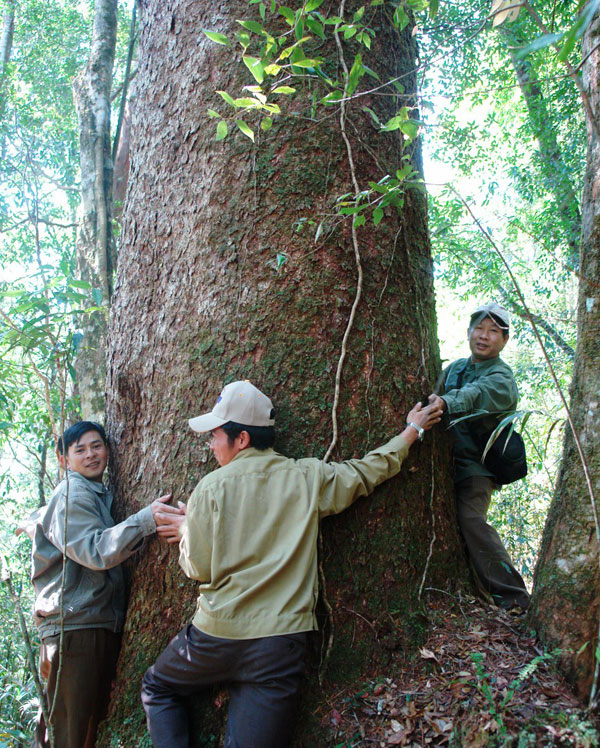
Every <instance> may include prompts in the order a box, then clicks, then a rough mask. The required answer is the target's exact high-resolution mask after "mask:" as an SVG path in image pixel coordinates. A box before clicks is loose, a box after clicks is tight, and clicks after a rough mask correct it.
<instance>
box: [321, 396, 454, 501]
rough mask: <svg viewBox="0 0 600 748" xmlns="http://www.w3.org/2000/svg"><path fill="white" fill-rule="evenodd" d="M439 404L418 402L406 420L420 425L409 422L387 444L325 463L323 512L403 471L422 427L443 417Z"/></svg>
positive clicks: (323, 466)
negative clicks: (356, 456) (352, 457)
mask: <svg viewBox="0 0 600 748" xmlns="http://www.w3.org/2000/svg"><path fill="white" fill-rule="evenodd" d="M441 417H442V411H441V409H440V408H439V406H436V405H428V406H426V407H425V408H424V407H422V406H421V405H420V404H417V405H415V406H414V407H413V408H412V409H411V411H410V412H409V414H408V416H407V421H408V422H412V423H414V424H415V425H416V426H417V427H418V428H414V427H413V426H407V427H406V428H405V429H404V430H403V431H402V433H400V434H398V436H395V437H394V438H393V439H390V441H389V442H387V444H383V445H382V446H381V447H378V448H377V449H374V450H372V451H371V452H369V453H368V454H366V455H365V456H364V457H362V458H361V459H353V460H346V461H345V462H338V463H322V468H321V478H320V484H321V485H320V500H319V508H320V512H321V516H327V515H329V514H337V513H338V512H341V511H342V510H343V509H345V508H346V507H348V506H350V504H352V503H353V502H354V501H356V499H358V498H360V497H361V496H368V495H369V494H370V493H371V492H372V491H374V490H375V488H376V487H377V486H378V485H379V484H380V483H383V482H384V481H386V480H388V479H389V478H392V477H393V476H394V475H397V474H398V473H399V472H400V467H401V466H402V462H403V461H404V459H405V458H406V455H407V454H408V450H409V449H410V447H411V446H412V444H414V442H415V441H416V440H417V439H418V438H419V429H423V430H424V431H428V430H429V429H430V428H431V427H432V426H434V425H435V424H436V423H438V422H439V421H440V419H441Z"/></svg>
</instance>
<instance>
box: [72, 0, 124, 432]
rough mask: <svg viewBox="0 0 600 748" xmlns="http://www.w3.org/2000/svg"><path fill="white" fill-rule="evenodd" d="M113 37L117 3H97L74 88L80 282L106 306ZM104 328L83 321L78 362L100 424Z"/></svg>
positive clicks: (85, 404) (86, 399)
mask: <svg viewBox="0 0 600 748" xmlns="http://www.w3.org/2000/svg"><path fill="white" fill-rule="evenodd" d="M116 34H117V0H97V2H96V10H95V17H94V34H93V40H92V50H91V53H90V59H89V61H88V64H87V66H86V68H85V70H84V71H83V73H82V74H81V75H80V76H79V77H78V78H76V79H75V82H74V84H73V93H74V98H75V106H76V108H77V116H78V118H79V147H80V160H81V198H82V209H81V218H80V228H79V234H78V237H77V261H78V266H79V274H80V277H81V279H82V280H85V281H88V282H89V283H91V284H92V286H93V287H94V288H95V289H98V290H99V291H100V292H101V295H102V304H103V306H104V307H105V308H108V305H109V304H110V299H111V295H112V273H113V265H114V240H113V234H112V229H111V213H112V178H113V165H112V157H111V141H110V89H111V85H112V68H113V61H114V56H115V43H116ZM94 301H96V304H97V300H94V299H93V296H90V306H92V305H93V304H94ZM106 324H107V323H106V312H105V311H104V310H101V311H97V312H94V313H92V314H90V315H88V316H86V317H85V318H83V320H82V326H83V329H84V339H83V342H82V346H81V348H80V352H79V355H78V357H77V361H76V370H77V384H78V389H79V395H80V399H81V413H82V416H83V417H84V418H89V419H92V420H102V419H103V414H104V384H105V376H106V368H105V346H106Z"/></svg>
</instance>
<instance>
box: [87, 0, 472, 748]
mask: <svg viewBox="0 0 600 748" xmlns="http://www.w3.org/2000/svg"><path fill="white" fill-rule="evenodd" d="M348 5H349V7H348V8H347V11H346V12H347V14H350V13H352V12H354V11H355V10H356V9H357V7H358V6H359V3H348ZM321 9H322V11H323V12H324V13H331V12H336V11H337V10H338V8H337V6H334V5H333V4H331V5H330V4H329V3H325V4H324V5H323V6H322V7H321ZM251 14H256V16H255V17H256V18H258V15H257V14H258V6H257V5H253V6H251V7H250V8H249V7H248V5H247V3H246V2H240V1H239V0H238V1H232V2H229V3H227V4H224V3H222V2H217V1H216V0H213V1H212V2H205V3H198V2H194V1H193V0H167V1H165V0H147V1H146V2H144V3H143V4H142V6H141V18H140V47H139V67H138V70H139V72H138V76H137V82H136V99H135V105H134V108H133V112H132V128H131V129H132V143H131V172H130V181H129V189H128V195H127V199H126V204H125V211H124V216H123V234H122V241H121V247H122V249H121V253H120V257H119V268H118V274H117V283H116V291H115V297H114V303H113V306H112V310H111V325H110V338H109V347H108V388H107V391H108V401H107V426H108V430H109V434H110V437H111V439H112V440H113V445H114V449H113V458H114V463H113V466H112V480H113V483H114V488H115V490H116V495H117V497H118V502H119V503H120V506H121V511H122V512H123V514H125V513H127V512H129V511H132V510H135V509H137V508H139V507H140V506H142V505H145V504H148V503H149V502H150V501H151V500H152V499H153V498H154V497H155V496H158V495H159V494H161V493H164V492H165V491H167V490H172V491H173V493H174V497H175V498H177V499H185V498H186V497H187V496H188V494H189V492H190V491H191V489H192V488H193V486H194V485H195V484H196V482H197V481H198V479H199V478H200V477H201V476H202V475H203V474H205V473H206V471H208V470H211V469H214V467H215V464H214V463H213V462H212V461H207V458H208V451H207V449H206V446H203V442H202V440H201V438H199V437H197V436H194V435H193V433H192V432H191V431H190V430H189V428H188V425H187V419H188V418H189V417H191V416H194V415H197V414H199V413H202V412H204V411H206V410H208V409H210V408H212V406H213V404H214V401H215V398H216V396H217V394H218V392H219V391H220V389H221V387H222V385H223V383H225V382H227V381H231V380H233V379H238V378H248V379H251V381H253V382H254V383H255V384H256V385H257V386H259V387H260V388H262V389H263V390H264V391H265V392H267V393H268V394H269V395H270V396H271V397H272V398H273V400H274V402H275V405H276V419H277V428H278V441H277V443H276V448H277V449H278V450H279V451H281V452H283V453H285V454H288V455H290V456H304V455H309V454H311V455H315V456H322V455H323V454H324V453H325V450H326V448H327V445H328V443H329V441H330V438H331V413H330V411H331V404H332V400H333V391H334V375H335V370H336V366H337V362H338V358H339V355H340V345H341V341H342V337H343V334H344V330H345V328H346V323H347V320H348V315H349V312H350V308H351V306H352V302H353V299H354V296H355V293H356V277H357V271H356V266H355V260H354V251H353V247H352V242H351V230H350V224H349V223H348V222H347V220H346V221H343V222H342V221H341V220H339V219H334V218H333V217H332V215H333V212H334V211H333V206H334V202H335V199H336V197H337V196H339V195H341V194H344V193H348V192H353V189H352V186H351V179H350V172H349V168H348V160H347V154H346V148H345V145H344V142H343V140H342V138H341V135H340V131H339V124H338V123H339V117H338V114H337V112H334V113H333V114H330V110H328V111H327V112H326V113H325V114H326V115H329V116H323V114H322V113H321V115H320V117H319V118H318V119H311V118H310V117H309V116H307V115H308V114H309V112H310V107H308V108H306V106H305V105H306V102H307V101H310V96H311V93H312V91H311V87H312V86H313V85H314V83H310V84H308V83H307V84H306V89H305V90H303V91H299V95H298V96H297V98H296V99H294V100H293V101H292V102H291V103H290V104H288V105H287V106H288V107H289V109H290V111H291V112H295V113H296V116H285V117H281V118H280V119H278V120H276V122H275V124H274V126H273V128H272V130H270V131H269V132H268V133H267V134H266V135H263V136H262V137H261V138H260V139H259V140H260V142H258V143H257V144H256V145H253V144H252V143H251V142H250V140H248V139H247V138H245V137H244V136H243V135H241V134H240V133H239V132H237V130H236V128H235V127H234V128H232V129H233V130H236V132H235V134H233V135H232V136H230V137H228V138H227V139H226V140H225V141H224V142H216V141H215V139H214V134H215V130H214V121H211V120H209V119H208V118H207V116H206V109H207V107H212V108H215V109H219V110H221V111H225V107H224V106H223V103H222V101H221V99H220V97H219V96H217V95H216V94H215V93H214V92H215V90H216V89H224V90H226V91H230V92H231V93H232V94H233V95H240V92H241V86H242V85H243V84H251V83H252V82H253V81H252V79H251V78H250V76H249V74H248V71H247V70H246V68H245V67H244V66H243V65H240V64H238V62H237V61H236V60H235V58H234V56H233V54H232V52H231V50H229V49H227V48H225V47H223V46H219V45H216V44H213V43H212V42H210V41H209V40H208V39H207V38H205V37H204V35H203V34H202V32H201V29H203V28H207V29H211V30H214V31H219V32H221V33H225V34H227V35H228V36H229V37H230V38H233V34H234V33H235V31H236V30H237V29H239V26H238V25H237V24H236V21H235V19H243V18H248V17H249V16H250V17H251ZM373 25H374V27H375V28H376V29H377V32H378V36H377V40H376V41H375V42H374V44H373V50H372V51H371V53H367V54H366V56H365V63H366V64H367V65H368V66H369V67H371V68H373V69H376V70H377V71H378V73H379V75H380V76H381V77H382V78H390V77H392V76H397V75H400V74H405V76H406V77H405V78H403V84H404V86H405V94H407V95H408V96H409V97H412V96H413V95H414V92H415V85H416V81H415V76H414V75H413V74H412V73H411V72H410V71H411V70H413V68H414V58H415V48H414V41H413V40H412V38H411V36H410V33H409V32H408V31H407V32H406V33H403V34H401V35H398V34H397V33H396V32H395V31H394V30H393V29H392V28H391V27H390V26H389V24H388V21H387V20H386V18H385V16H384V15H383V14H382V13H380V10H377V11H376V16H375V20H374V23H373ZM356 51H357V48H356V46H355V44H354V43H353V42H352V41H350V42H345V43H344V52H345V54H346V55H347V59H348V61H349V66H350V65H351V63H352V60H353V59H354V55H355V53H356ZM318 52H319V54H321V55H326V56H327V59H328V63H327V66H328V71H329V74H330V75H333V76H336V75H338V74H339V70H340V67H339V60H338V56H337V51H336V47H335V44H334V43H333V41H331V42H327V44H320V46H319V49H318ZM367 80H368V79H367ZM300 88H302V84H300ZM319 91H320V95H323V94H324V93H326V91H325V90H323V91H321V89H319ZM410 100H411V99H410V98H409V101H410ZM405 101H406V99H405V98H404V97H402V98H400V100H399V102H398V101H396V100H395V97H393V96H370V97H368V98H366V99H363V100H361V101H360V102H359V103H358V104H353V105H352V106H351V107H350V109H349V122H348V127H347V129H348V134H349V137H350V140H351V144H352V148H353V151H354V157H355V160H356V164H357V177H358V180H359V182H360V184H361V186H366V184H367V181H368V180H370V179H371V180H377V179H379V178H380V177H381V176H382V174H385V173H387V172H389V173H392V174H393V173H394V171H395V169H397V168H398V166H399V165H400V156H401V154H402V147H401V141H400V139H399V138H398V136H397V133H390V134H387V135H378V134H377V133H376V132H375V127H374V125H373V121H372V119H371V118H370V116H369V115H368V114H366V113H365V112H363V111H362V109H361V106H362V105H364V104H366V105H368V106H370V107H372V108H373V109H375V110H376V111H377V112H378V113H379V115H380V117H381V119H382V120H385V119H387V117H389V116H391V114H394V113H395V112H396V109H397V108H399V106H400V105H401V104H403V103H405ZM300 115H301V116H300ZM413 159H414V163H415V164H416V165H417V167H418V168H420V163H419V155H418V153H415V154H413ZM305 219H310V220H311V221H314V224H312V225H311V226H309V227H305V229H304V230H303V231H300V230H298V226H299V225H301V224H302V223H307V221H305ZM321 220H324V221H325V229H324V231H323V234H322V236H321V237H320V239H319V240H318V241H317V242H316V243H315V241H314V237H315V228H316V225H317V224H318V223H319V222H320V221H321ZM358 232H359V244H360V252H361V255H362V262H363V265H364V272H365V278H364V289H363V297H362V301H361V304H360V307H359V310H358V315H357V319H356V323H355V326H354V329H353V332H352V334H351V335H350V338H349V344H348V357H347V360H346V366H345V369H344V375H343V379H342V390H341V402H340V410H339V423H340V432H341V433H340V439H339V442H338V447H337V449H336V451H335V453H334V455H333V459H343V458H345V457H351V456H354V455H360V454H362V453H364V452H365V451H366V450H368V449H369V448H372V447H374V446H376V445H377V444H378V443H381V442H383V441H384V440H385V439H387V438H388V437H390V436H391V435H393V434H394V433H396V432H397V431H398V430H399V429H400V428H401V427H402V426H403V423H404V417H405V414H406V413H407V411H408V410H409V408H410V407H411V406H412V404H414V402H415V401H416V400H417V399H419V398H420V396H422V394H423V393H425V392H430V391H431V389H432V384H433V382H434V381H435V378H436V375H437V373H438V370H439V356H438V350H437V340H436V333H435V315H434V298H433V282H432V268H431V258H430V251H429V241H428V234H427V226H426V202H425V198H424V196H423V195H422V194H421V193H419V192H410V193H408V194H407V197H406V203H405V207H404V209H403V211H402V214H401V215H398V214H397V213H396V211H395V210H394V211H389V214H388V215H387V216H386V218H385V219H384V221H382V223H381V224H380V226H379V227H378V228H377V229H376V230H375V229H374V228H373V227H372V226H370V227H369V226H366V227H363V228H360V229H359V230H358ZM277 253H285V255H286V258H287V259H286V262H285V263H284V264H283V265H281V266H280V267H279V269H278V268H277V261H276V255H277ZM448 457H449V455H448V450H447V443H446V440H445V438H444V437H443V436H440V435H439V434H431V435H429V436H428V437H427V440H426V441H425V443H424V444H423V445H417V446H416V447H415V448H414V450H413V451H412V452H411V455H410V457H409V459H408V461H407V464H406V465H405V467H404V468H403V470H402V473H401V475H400V476H399V477H398V478H397V479H395V480H393V481H390V482H389V483H388V484H386V485H385V486H384V487H382V489H381V490H378V491H377V492H376V494H375V496H374V497H372V498H369V499H368V500H364V501H360V502H358V504H357V505H355V506H354V507H352V508H351V509H350V510H348V511H347V512H345V513H344V514H343V515H340V516H338V517H335V518H332V519H330V520H328V521H327V522H325V524H324V528H323V530H324V554H323V562H324V571H325V575H326V578H327V597H328V599H329V601H330V603H331V605H332V607H333V611H334V616H333V621H334V624H333V625H334V632H335V646H334V649H333V653H332V657H331V661H330V664H329V669H328V673H327V681H326V683H325V685H324V687H323V689H320V687H319V686H318V685H317V684H316V682H315V683H313V686H312V687H311V688H310V689H307V696H306V703H305V704H304V706H303V710H304V718H303V719H301V720H299V725H301V726H300V727H299V732H298V735H297V738H296V743H295V744H296V745H304V746H315V745H319V746H324V745H326V744H327V742H328V741H327V739H326V737H325V736H324V735H323V733H322V731H321V728H320V727H319V724H318V720H317V718H316V717H315V714H316V713H317V712H318V705H319V703H324V702H325V701H326V699H327V698H328V697H329V696H331V694H333V693H335V692H336V689H337V688H338V686H339V684H340V683H345V682H348V680H350V679H351V680H353V681H356V680H360V679H361V678H362V677H365V676H367V675H368V674H371V673H373V672H375V671H376V670H377V669H378V668H383V667H385V668H386V669H387V670H386V671H387V672H391V671H393V669H394V667H398V666H399V663H401V662H402V657H403V656H405V655H407V654H408V655H410V654H411V653H413V652H414V645H415V641H418V639H419V636H420V634H421V632H422V630H423V627H424V625H425V618H424V616H423V614H422V606H421V603H420V602H419V600H418V589H419V586H420V584H421V582H422V579H423V575H424V572H425V569H426V565H427V559H428V553H429V550H430V543H431V541H432V540H433V538H434V537H435V542H433V544H432V548H433V552H432V557H431V560H430V563H429V566H428V573H427V582H426V584H433V585H434V586H444V585H446V584H447V583H451V582H450V580H454V581H455V582H456V581H457V580H460V579H464V574H465V566H464V560H463V554H462V552H461V549H460V543H459V538H458V533H457V530H456V523H455V515H454V508H453V500H452V497H451V484H450V480H449V476H450V472H449V461H448ZM432 501H433V512H432V510H431V508H430V502H432ZM434 533H435V535H434ZM176 557H177V554H176V551H175V550H173V549H170V548H167V547H165V546H163V545H160V544H159V542H158V541H157V540H153V541H151V542H150V543H149V544H148V546H147V547H146V548H145V549H144V550H143V551H142V552H141V553H140V555H139V558H138V559H137V561H136V563H135V564H132V565H131V585H132V586H131V598H130V606H129V613H128V619H127V624H126V631H125V636H124V645H123V651H122V655H121V659H120V664H119V674H118V680H117V683H116V685H115V689H114V692H113V701H112V707H111V714H110V717H109V720H108V722H107V723H106V724H105V728H104V732H103V736H102V738H101V742H100V743H99V745H102V746H109V745H111V746H114V745H122V746H131V745H146V743H145V742H144V740H147V738H145V737H143V736H144V735H145V726H144V722H143V714H142V711H141V707H140V704H139V688H140V679H141V675H142V673H143V672H144V670H145V669H146V668H147V667H148V666H149V665H150V664H151V663H152V662H153V660H154V659H155V658H156V656H157V654H158V653H159V652H160V651H161V649H162V648H163V647H164V645H165V644H166V643H167V641H168V640H169V638H170V637H171V636H172V635H173V634H175V633H176V632H177V631H178V629H179V628H180V627H181V626H182V625H183V624H184V623H186V622H187V621H189V619H190V616H191V615H192V612H193V609H194V602H195V596H196V594H197V593H196V589H195V585H194V584H193V583H191V582H189V581H188V580H186V579H185V578H184V576H183V574H182V573H181V571H180V570H179V568H178V566H177V563H176ZM328 628H329V627H328V624H326V625H325V629H326V630H328ZM313 677H314V676H313ZM308 694H310V695H308ZM201 704H204V705H205V707H207V708H206V709H204V708H203V707H202V706H198V709H197V710H195V712H194V714H195V715H196V719H197V729H196V730H195V741H196V742H195V745H217V744H218V736H219V735H220V734H221V731H222V725H223V715H224V712H225V710H224V709H220V710H215V709H214V707H213V706H212V705H211V703H210V701H209V700H206V701H202V702H201Z"/></svg>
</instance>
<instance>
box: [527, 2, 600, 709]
mask: <svg viewBox="0 0 600 748" xmlns="http://www.w3.org/2000/svg"><path fill="white" fill-rule="evenodd" d="M599 37H600V14H596V16H595V17H594V20H593V22H592V24H591V25H590V27H589V28H588V30H587V32H586V34H585V37H584V41H583V50H582V52H583V60H584V62H583V76H584V78H583V79H584V87H585V92H586V95H587V97H588V100H589V104H590V106H589V107H586V109H587V112H586V117H587V134H588V151H587V169H586V176H585V186H584V194H583V210H582V218H583V230H582V245H581V281H580V286H579V300H578V319H577V332H578V339H577V350H576V354H575V369H574V373H573V381H572V384H571V391H570V398H571V405H570V409H571V413H572V417H573V422H574V426H575V432H576V434H577V437H578V440H579V443H580V445H581V448H582V450H583V453H584V456H585V461H586V463H587V468H588V477H586V474H585V471H584V469H583V467H582V462H581V459H580V457H579V454H578V450H577V445H576V442H575V439H574V436H573V431H572V430H571V429H570V428H568V427H567V430H566V433H565V442H564V451H563V458H562V464H561V469H560V474H559V478H558V483H557V487H556V491H555V494H554V499H553V501H552V505H551V507H550V512H549V514H548V519H547V522H546V527H545V530H544V536H543V540H542V549H541V552H540V558H539V561H538V565H537V569H536V574H535V590H534V595H533V600H532V619H533V621H534V623H535V625H536V628H537V630H538V631H539V633H540V635H541V636H542V638H543V639H544V641H545V642H546V643H547V644H548V645H549V646H552V647H555V646H557V647H560V648H561V649H562V650H563V655H562V663H563V666H564V667H565V670H566V672H567V674H568V675H569V677H570V679H571V680H572V681H573V682H574V683H575V685H576V687H577V689H578V691H579V692H580V694H581V695H582V696H588V695H589V694H590V689H591V687H592V682H593V679H594V670H595V668H596V667H597V660H596V656H595V652H596V646H597V644H598V638H597V634H598V622H599V617H600V575H599V573H598V571H599V568H598V564H599V558H598V542H599V538H598V533H597V519H595V518H594V512H593V511H592V501H591V499H590V490H589V487H590V486H591V487H592V492H593V493H595V500H596V501H597V500H598V498H599V488H600V297H599V289H600V264H599V256H600V254H599V252H600V141H599V138H598V127H599V125H600V121H599V119H598V117H597V116H596V114H593V113H597V112H600V87H599V85H598V81H599V76H600V50H599V49H598V39H599Z"/></svg>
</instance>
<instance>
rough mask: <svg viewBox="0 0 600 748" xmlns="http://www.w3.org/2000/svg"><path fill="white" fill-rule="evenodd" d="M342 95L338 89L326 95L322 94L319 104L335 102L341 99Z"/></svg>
mask: <svg viewBox="0 0 600 748" xmlns="http://www.w3.org/2000/svg"><path fill="white" fill-rule="evenodd" d="M343 96H344V94H343V93H342V92H341V91H339V90H336V91H332V92H331V93H328V94H327V96H323V98H322V99H321V104H335V102H336V101H339V100H340V99H342V98H343Z"/></svg>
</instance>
